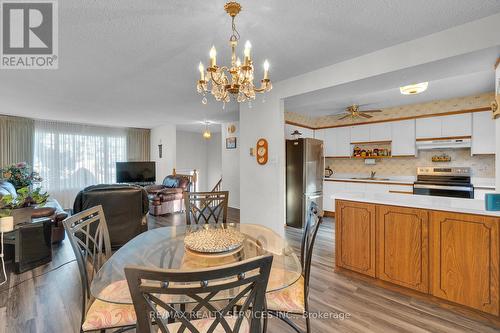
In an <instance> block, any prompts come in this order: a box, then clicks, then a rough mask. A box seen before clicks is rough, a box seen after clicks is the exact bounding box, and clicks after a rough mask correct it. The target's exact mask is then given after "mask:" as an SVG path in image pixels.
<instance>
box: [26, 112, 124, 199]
mask: <svg viewBox="0 0 500 333" xmlns="http://www.w3.org/2000/svg"><path fill="white" fill-rule="evenodd" d="M126 160H127V134H126V130H125V129H120V128H106V127H97V126H87V125H78V124H68V123H59V122H48V121H36V122H35V145H34V165H33V167H34V169H35V170H36V171H38V172H39V173H40V176H41V177H42V178H43V182H42V187H43V188H44V190H46V191H48V192H49V193H50V195H51V197H53V198H54V199H56V200H58V201H59V203H60V204H61V205H62V206H63V207H64V208H71V207H73V201H74V199H75V197H76V195H77V193H78V192H79V191H80V190H82V189H83V188H85V187H87V186H89V185H95V184H103V183H105V184H106V183H107V184H109V183H115V182H116V162H122V161H126Z"/></svg>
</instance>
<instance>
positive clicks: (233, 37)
mask: <svg viewBox="0 0 500 333" xmlns="http://www.w3.org/2000/svg"><path fill="white" fill-rule="evenodd" d="M234 18H235V17H234V16H233V17H231V28H232V29H233V34H232V35H231V38H229V40H230V41H231V42H237V41H239V40H240V33H239V32H238V30H237V29H236V23H235V22H234Z"/></svg>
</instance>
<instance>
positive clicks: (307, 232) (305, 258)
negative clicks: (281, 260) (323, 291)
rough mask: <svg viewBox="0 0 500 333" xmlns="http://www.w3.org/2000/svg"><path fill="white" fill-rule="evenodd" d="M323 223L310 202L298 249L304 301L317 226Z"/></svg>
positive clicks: (316, 207)
mask: <svg viewBox="0 0 500 333" xmlns="http://www.w3.org/2000/svg"><path fill="white" fill-rule="evenodd" d="M322 221H323V217H322V216H321V212H320V211H319V208H318V205H317V204H316V203H314V202H311V204H310V205H309V212H308V215H307V220H306V224H305V226H304V231H303V232H304V233H303V235H302V245H301V249H300V263H301V264H302V275H303V276H304V288H305V290H304V292H305V299H306V300H307V295H308V294H309V278H310V276H311V262H312V255H313V250H314V243H315V242H316V236H317V235H318V230H319V226H320V225H321V223H322Z"/></svg>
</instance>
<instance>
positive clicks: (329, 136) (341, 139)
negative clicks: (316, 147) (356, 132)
mask: <svg viewBox="0 0 500 333" xmlns="http://www.w3.org/2000/svg"><path fill="white" fill-rule="evenodd" d="M316 133H317V134H316V137H317V138H319V137H321V138H322V140H323V142H324V146H325V157H350V156H351V131H350V128H349V127H336V128H326V129H322V130H317V131H316Z"/></svg>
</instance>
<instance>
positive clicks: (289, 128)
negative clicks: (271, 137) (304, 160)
mask: <svg viewBox="0 0 500 333" xmlns="http://www.w3.org/2000/svg"><path fill="white" fill-rule="evenodd" d="M295 130H297V131H299V132H300V133H302V135H301V138H314V130H312V129H310V128H305V127H301V126H296V125H291V124H285V139H286V140H292V139H293V137H292V133H293V132H294V131H295Z"/></svg>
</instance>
